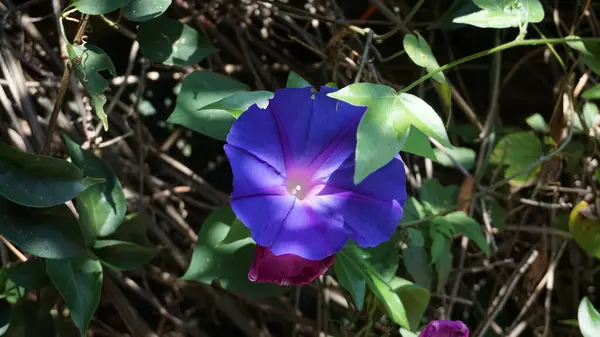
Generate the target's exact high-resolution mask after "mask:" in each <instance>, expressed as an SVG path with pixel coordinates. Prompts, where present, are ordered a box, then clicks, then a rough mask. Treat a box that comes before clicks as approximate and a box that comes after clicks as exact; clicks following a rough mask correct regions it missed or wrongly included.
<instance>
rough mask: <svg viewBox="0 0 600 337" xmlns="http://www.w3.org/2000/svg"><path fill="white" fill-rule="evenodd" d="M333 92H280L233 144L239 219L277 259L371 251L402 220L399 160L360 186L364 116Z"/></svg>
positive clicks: (250, 113)
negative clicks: (355, 248) (348, 247)
mask: <svg viewBox="0 0 600 337" xmlns="http://www.w3.org/2000/svg"><path fill="white" fill-rule="evenodd" d="M335 90H336V89H332V88H328V87H322V88H321V90H320V91H319V92H313V90H312V88H310V87H307V88H300V89H299V88H287V89H281V90H277V91H276V92H275V95H274V97H273V98H272V99H271V100H270V101H269V105H268V106H267V107H266V108H265V109H261V108H259V107H258V106H257V105H252V106H251V107H250V108H248V110H246V111H245V112H244V113H243V114H241V116H240V117H239V118H238V119H237V120H236V121H235V122H234V123H233V126H232V127H231V131H230V133H229V135H228V137H227V144H226V145H225V153H226V154H227V157H228V158H229V162H230V164H231V168H232V171H233V193H232V195H231V206H232V208H233V211H234V212H235V214H236V215H237V217H238V218H239V219H240V220H241V221H242V222H243V223H244V224H245V225H246V226H247V227H248V228H249V229H250V232H251V236H252V238H253V239H254V240H255V241H256V243H257V245H258V246H262V247H265V248H268V250H269V252H270V253H272V254H273V255H275V256H279V255H284V254H292V255H297V256H299V257H301V258H302V259H306V260H310V261H318V260H324V259H326V258H328V257H330V256H331V255H333V254H335V253H336V252H338V251H339V250H340V249H341V248H342V247H343V246H344V245H345V243H346V242H347V241H348V239H353V240H354V241H356V242H357V243H358V244H359V245H360V246H362V247H373V246H376V245H379V244H380V243H382V242H384V241H386V240H388V239H389V238H390V236H391V235H392V233H393V232H394V230H395V228H396V226H397V224H398V221H399V220H400V218H401V217H402V213H403V211H402V206H403V204H404V201H405V200H406V182H405V179H406V173H405V170H404V164H403V162H402V160H401V159H400V156H396V157H395V158H394V159H393V160H392V161H390V162H389V163H388V164H387V165H385V166H384V167H382V168H380V169H379V170H377V171H375V172H374V173H372V174H371V175H369V176H368V177H367V178H366V179H364V180H363V181H362V182H361V183H359V184H358V185H355V184H354V182H353V175H354V157H355V148H356V131H357V128H358V123H359V122H360V119H361V117H362V116H363V114H364V113H365V111H366V108H365V107H359V106H353V105H350V104H348V103H345V102H342V101H339V100H337V99H334V98H330V97H328V96H327V94H328V93H330V92H332V91H335ZM375 150H376V149H373V151H375ZM251 278H252V277H251ZM258 281H261V280H260V278H258ZM287 281H290V284H292V280H287ZM287 281H286V280H284V282H287ZM266 282H269V281H268V280H267V281H266Z"/></svg>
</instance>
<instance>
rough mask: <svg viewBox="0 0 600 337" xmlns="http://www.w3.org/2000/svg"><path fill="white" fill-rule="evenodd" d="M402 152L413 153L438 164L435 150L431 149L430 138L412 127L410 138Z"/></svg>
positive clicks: (409, 132) (409, 133)
mask: <svg viewBox="0 0 600 337" xmlns="http://www.w3.org/2000/svg"><path fill="white" fill-rule="evenodd" d="M402 151H404V152H408V153H413V154H416V155H418V156H421V157H425V158H429V159H431V160H433V161H434V162H437V158H436V156H435V152H434V150H433V149H432V148H431V144H430V142H429V137H427V135H426V134H424V133H423V132H421V130H419V129H417V128H415V127H413V126H411V127H410V128H409V130H408V136H406V141H405V142H404V146H403V147H402Z"/></svg>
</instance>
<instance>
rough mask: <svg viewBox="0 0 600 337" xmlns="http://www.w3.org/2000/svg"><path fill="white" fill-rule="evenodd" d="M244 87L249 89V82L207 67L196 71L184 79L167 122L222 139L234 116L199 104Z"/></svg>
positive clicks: (218, 98) (224, 137) (230, 93)
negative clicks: (209, 69) (242, 81)
mask: <svg viewBox="0 0 600 337" xmlns="http://www.w3.org/2000/svg"><path fill="white" fill-rule="evenodd" d="M244 91H248V86H246V85H245V84H243V83H240V82H238V81H236V80H234V79H232V78H230V77H227V76H225V75H221V74H217V73H213V72H210V71H195V72H193V73H191V74H190V75H188V76H187V77H186V78H185V79H184V80H183V84H182V86H181V91H180V92H179V95H178V96H177V104H176V107H175V111H173V114H171V116H170V117H169V119H168V120H167V122H169V123H173V124H179V125H182V126H185V127H186V128H188V129H190V130H193V131H195V132H198V133H200V134H203V135H206V136H208V137H212V138H215V139H218V140H222V141H224V140H225V139H226V138H227V134H229V129H230V128H231V125H232V124H233V122H234V121H235V117H234V116H232V115H231V113H229V112H227V111H225V110H203V109H202V108H203V107H205V106H207V105H209V104H212V103H215V102H218V101H220V100H222V99H223V98H225V97H228V96H231V95H233V94H236V93H240V92H244Z"/></svg>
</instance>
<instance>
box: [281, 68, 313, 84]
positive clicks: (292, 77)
mask: <svg viewBox="0 0 600 337" xmlns="http://www.w3.org/2000/svg"><path fill="white" fill-rule="evenodd" d="M285 86H286V88H306V87H312V85H311V84H310V83H309V82H308V81H307V80H305V79H304V78H302V76H300V75H298V73H296V72H295V71H290V73H289V74H288V78H287V82H286V85H285Z"/></svg>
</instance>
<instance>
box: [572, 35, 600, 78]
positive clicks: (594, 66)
mask: <svg viewBox="0 0 600 337" xmlns="http://www.w3.org/2000/svg"><path fill="white" fill-rule="evenodd" d="M566 39H567V41H566V42H567V45H568V46H569V47H571V48H572V49H575V50H577V51H578V52H579V55H580V56H581V62H583V64H585V65H586V66H587V67H588V68H590V70H591V71H593V72H594V73H596V75H600V43H599V42H592V41H586V42H583V41H569V40H572V39H579V37H578V36H575V35H569V36H567V37H566Z"/></svg>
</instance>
